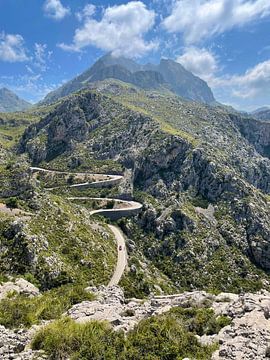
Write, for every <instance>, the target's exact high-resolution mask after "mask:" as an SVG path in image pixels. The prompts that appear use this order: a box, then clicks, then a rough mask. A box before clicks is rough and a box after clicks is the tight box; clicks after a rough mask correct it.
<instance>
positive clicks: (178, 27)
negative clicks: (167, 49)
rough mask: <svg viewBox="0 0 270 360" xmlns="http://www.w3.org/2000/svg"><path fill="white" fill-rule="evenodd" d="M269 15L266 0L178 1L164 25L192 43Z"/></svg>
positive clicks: (269, 6)
mask: <svg viewBox="0 0 270 360" xmlns="http://www.w3.org/2000/svg"><path fill="white" fill-rule="evenodd" d="M269 15H270V1H269V0H253V1H251V0H177V1H176V2H175V4H174V6H173V10H172V12H171V14H170V15H169V16H168V17H166V18H165V19H164V21H163V25H164V27H165V28H166V29H167V31H169V32H176V33H182V34H183V36H184V40H185V42H186V43H187V44H194V43H197V42H199V41H200V40H202V39H204V38H208V37H211V36H213V35H217V34H221V33H223V32H225V31H227V30H231V29H232V28H235V27H240V26H243V25H245V24H248V23H251V22H252V21H254V20H258V19H262V18H265V17H266V16H269Z"/></svg>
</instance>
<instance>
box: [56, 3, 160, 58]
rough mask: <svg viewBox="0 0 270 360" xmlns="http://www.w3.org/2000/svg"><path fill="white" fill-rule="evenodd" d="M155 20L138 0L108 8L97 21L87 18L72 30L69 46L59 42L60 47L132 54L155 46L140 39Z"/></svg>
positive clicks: (152, 13) (153, 13) (131, 55)
mask: <svg viewBox="0 0 270 360" xmlns="http://www.w3.org/2000/svg"><path fill="white" fill-rule="evenodd" d="M154 22H155V12H154V11H151V10H148V9H147V7H146V6H145V4H143V3H142V2H141V1H131V2H128V3H127V4H124V5H119V6H112V7H108V8H106V9H105V10H104V13H103V16H102V18H101V20H100V21H97V20H95V19H93V18H91V17H87V18H86V19H85V22H84V24H83V26H82V27H81V28H78V29H77V30H76V31H75V35H74V38H73V43H72V44H71V45H66V44H60V45H59V46H60V47H61V48H62V49H63V50H70V51H80V50H81V49H83V48H85V47H87V46H90V45H93V46H96V47H97V48H99V49H102V50H105V51H111V52H112V53H113V54H114V55H116V56H119V55H124V56H127V57H136V56H141V55H143V54H145V53H146V52H148V51H150V50H153V49H155V48H156V47H157V44H156V43H155V42H153V41H151V42H147V41H145V40H144V37H143V36H144V34H145V33H147V32H148V30H150V29H151V28H152V27H153V25H154Z"/></svg>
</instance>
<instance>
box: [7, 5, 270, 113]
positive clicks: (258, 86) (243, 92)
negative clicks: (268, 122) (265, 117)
mask: <svg viewBox="0 0 270 360" xmlns="http://www.w3.org/2000/svg"><path fill="white" fill-rule="evenodd" d="M108 52H112V54H114V55H115V56H125V57H128V58H133V59H135V60H136V61H138V62H140V63H146V62H154V63H157V62H159V60H160V58H171V59H173V60H175V61H178V62H180V63H181V64H182V65H183V66H184V67H185V68H187V69H188V70H190V71H192V72H193V73H194V74H195V75H197V76H199V77H201V78H202V79H204V80H206V81H207V83H208V84H209V86H210V87H211V88H212V90H213V93H214V95H215V97H216V99H217V100H218V101H220V102H222V103H224V104H228V105H232V106H233V107H235V108H237V109H240V110H246V111H252V110H254V109H256V108H258V107H262V106H270V0H145V1H123V0H122V1H121V0H110V1H108V0H106V1H97V0H93V1H91V2H89V1H87V0H0V87H4V86H5V87H8V88H10V89H11V90H13V91H15V92H16V93H17V94H18V95H19V96H21V97H23V98H24V99H26V100H28V101H31V102H33V103H34V102H37V101H39V100H40V99H42V98H43V97H44V96H45V95H46V94H47V93H48V92H49V91H52V90H54V89H56V88H57V87H59V86H61V84H63V83H64V82H66V81H68V80H70V79H72V78H73V77H75V76H77V75H78V74H80V73H81V72H83V71H84V70H86V69H87V68H89V67H90V66H91V65H92V64H93V63H94V62H95V61H96V60H97V59H98V58H99V57H100V56H102V55H103V54H106V53H108Z"/></svg>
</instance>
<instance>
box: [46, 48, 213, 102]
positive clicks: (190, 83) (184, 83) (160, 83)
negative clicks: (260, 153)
mask: <svg viewBox="0 0 270 360" xmlns="http://www.w3.org/2000/svg"><path fill="white" fill-rule="evenodd" d="M110 78H113V79H117V80H121V81H124V82H127V83H130V84H133V85H136V86H138V87H140V88H142V89H145V90H153V89H158V90H162V91H165V92H168V91H171V92H173V93H175V94H177V95H179V96H181V97H183V98H185V99H189V100H193V101H198V102H202V103H207V104H214V103H215V98H214V96H213V93H212V91H211V89H210V88H209V87H208V85H207V83H206V82H205V81H203V80H202V79H200V78H198V77H197V76H194V75H193V74H192V73H191V72H189V71H187V70H186V69H185V68H184V67H183V66H182V65H181V64H179V63H177V62H175V61H173V60H166V59H162V60H161V61H160V64H158V65H154V64H146V65H140V64H137V63H136V62H135V61H133V60H130V59H126V58H123V57H120V58H116V57H113V56H112V55H110V54H108V55H105V56H103V57H102V58H100V59H99V60H98V61H97V62H96V63H95V64H94V65H93V66H92V67H91V68H90V69H88V70H86V71H85V72H84V73H82V74H81V75H79V76H77V77H76V78H74V79H73V80H71V81H69V82H67V83H66V84H64V85H63V86H61V87H60V88H59V89H57V90H55V91H52V92H51V93H49V94H48V95H47V96H46V97H45V99H44V101H43V102H42V103H44V104H49V103H52V102H54V101H57V100H58V99H60V98H62V97H64V96H67V95H69V94H71V93H73V92H76V91H78V90H81V89H85V88H89V87H91V84H92V83H95V82H97V81H102V80H105V79H110Z"/></svg>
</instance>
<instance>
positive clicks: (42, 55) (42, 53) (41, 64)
mask: <svg viewBox="0 0 270 360" xmlns="http://www.w3.org/2000/svg"><path fill="white" fill-rule="evenodd" d="M34 49H35V50H34V59H33V60H34V61H33V64H34V65H35V67H37V68H38V69H39V70H41V71H42V72H44V71H46V70H48V66H47V62H48V60H50V58H51V55H52V51H47V44H38V43H35V47H34Z"/></svg>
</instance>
